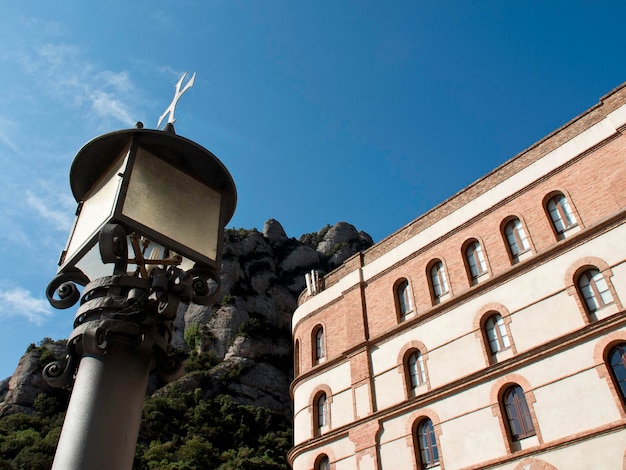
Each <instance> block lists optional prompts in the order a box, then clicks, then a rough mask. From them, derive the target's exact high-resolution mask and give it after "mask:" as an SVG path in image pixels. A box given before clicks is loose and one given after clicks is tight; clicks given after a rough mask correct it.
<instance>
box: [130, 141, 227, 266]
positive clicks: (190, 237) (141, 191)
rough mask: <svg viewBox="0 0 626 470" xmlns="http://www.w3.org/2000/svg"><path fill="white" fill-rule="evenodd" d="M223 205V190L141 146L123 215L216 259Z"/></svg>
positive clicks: (134, 165)
mask: <svg viewBox="0 0 626 470" xmlns="http://www.w3.org/2000/svg"><path fill="white" fill-rule="evenodd" d="M220 205H221V195H220V193H219V192H217V191H215V190H214V189H212V188H209V187H207V186H206V185H205V184H203V183H201V182H200V181H198V180H196V179H195V178H193V177H191V176H189V175H188V174H186V173H184V172H182V171H180V170H178V169H177V168H174V167H173V166H172V165H170V164H168V163H167V162H165V161H163V160H161V159H160V158H158V157H156V156H154V155H153V154H151V153H150V152H148V151H147V150H145V149H143V148H142V147H139V148H138V149H137V154H136V159H135V162H134V164H133V168H132V173H131V175H130V180H129V184H128V189H127V193H126V198H125V200H124V205H123V208H122V215H124V216H125V217H128V218H130V219H132V220H134V221H136V222H138V223H140V224H142V225H144V226H145V227H148V228H149V229H151V230H153V231H155V232H157V233H159V234H161V235H164V236H165V237H168V238H169V239H171V240H175V241H176V242H177V243H180V244H181V245H183V246H185V247H187V248H190V249H191V250H193V251H196V252H198V253H200V254H202V255H203V256H206V257H207V258H209V259H211V260H216V258H217V245H218V238H219V231H220V225H219V223H220Z"/></svg>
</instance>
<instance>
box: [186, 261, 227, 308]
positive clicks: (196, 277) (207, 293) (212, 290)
mask: <svg viewBox="0 0 626 470" xmlns="http://www.w3.org/2000/svg"><path fill="white" fill-rule="evenodd" d="M187 274H188V275H189V276H191V277H192V278H193V281H192V284H191V286H192V289H193V294H194V295H193V298H192V301H193V302H194V303H196V304H199V305H211V304H212V303H214V302H215V301H216V300H217V298H218V297H219V295H220V292H221V290H222V279H221V278H220V276H219V273H218V272H217V271H216V270H214V269H213V268H211V267H209V266H198V265H196V266H194V267H193V268H192V269H190V270H189V271H187ZM209 280H210V281H213V282H212V284H214V286H209V283H208V282H207V281H209Z"/></svg>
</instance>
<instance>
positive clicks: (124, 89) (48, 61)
mask: <svg viewBox="0 0 626 470" xmlns="http://www.w3.org/2000/svg"><path fill="white" fill-rule="evenodd" d="M3 56H4V57H5V58H6V56H7V54H6V53H5V54H3ZM11 57H12V58H13V59H14V60H16V61H17V62H18V63H19V64H20V66H21V67H22V68H23V69H24V71H25V72H26V73H27V74H28V75H29V76H31V77H33V78H35V79H36V80H37V83H38V89H39V90H40V91H41V92H43V93H45V94H47V95H48V96H50V97H51V98H53V99H54V100H56V101H59V102H61V103H62V104H63V105H64V106H66V107H70V108H74V109H81V108H82V109H84V108H88V109H89V110H90V111H91V113H92V115H93V116H94V117H97V118H99V119H112V120H115V121H121V122H122V123H123V124H124V125H131V126H132V125H134V123H135V120H133V119H132V118H131V115H132V114H133V113H132V112H131V110H130V105H131V104H132V103H135V102H137V92H136V89H135V86H134V84H133V83H132V80H131V79H130V77H129V74H128V72H127V71H112V70H106V69H103V68H100V67H98V66H97V65H96V64H94V63H91V62H90V61H89V58H88V51H87V50H85V49H84V48H80V47H77V46H73V45H71V44H65V43H62V42H58V43H46V44H43V45H40V46H38V47H36V48H32V49H25V48H23V47H21V48H17V49H16V50H14V51H13V52H12V54H11ZM0 139H1V136H0ZM0 141H1V140H0Z"/></svg>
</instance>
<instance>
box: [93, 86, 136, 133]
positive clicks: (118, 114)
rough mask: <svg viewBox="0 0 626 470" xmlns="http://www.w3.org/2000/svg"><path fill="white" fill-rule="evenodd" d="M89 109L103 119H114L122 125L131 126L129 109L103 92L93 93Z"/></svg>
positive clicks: (132, 123) (111, 95)
mask: <svg viewBox="0 0 626 470" xmlns="http://www.w3.org/2000/svg"><path fill="white" fill-rule="evenodd" d="M90 98H91V103H92V106H91V108H92V109H93V111H94V112H95V113H96V114H97V115H98V116H101V117H103V118H106V117H114V118H116V119H117V120H118V121H122V122H123V123H124V124H126V125H129V126H133V125H134V124H135V123H134V122H133V118H132V117H131V116H130V109H129V108H128V106H126V104H125V103H123V102H122V101H120V100H118V99H115V98H114V96H113V94H111V93H105V92H103V91H95V92H93V93H92V94H91V96H90Z"/></svg>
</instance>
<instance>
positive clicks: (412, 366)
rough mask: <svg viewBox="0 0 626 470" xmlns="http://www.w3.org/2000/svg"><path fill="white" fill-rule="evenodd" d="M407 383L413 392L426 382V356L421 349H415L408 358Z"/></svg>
mask: <svg viewBox="0 0 626 470" xmlns="http://www.w3.org/2000/svg"><path fill="white" fill-rule="evenodd" d="M406 376H407V385H408V388H409V390H410V391H411V392H415V391H416V390H417V388H418V387H419V386H420V385H422V384H425V383H426V367H425V366H424V357H423V356H422V353H421V352H420V351H419V350H417V349H416V350H414V351H413V352H411V353H410V354H409V355H408V356H407V358H406Z"/></svg>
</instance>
